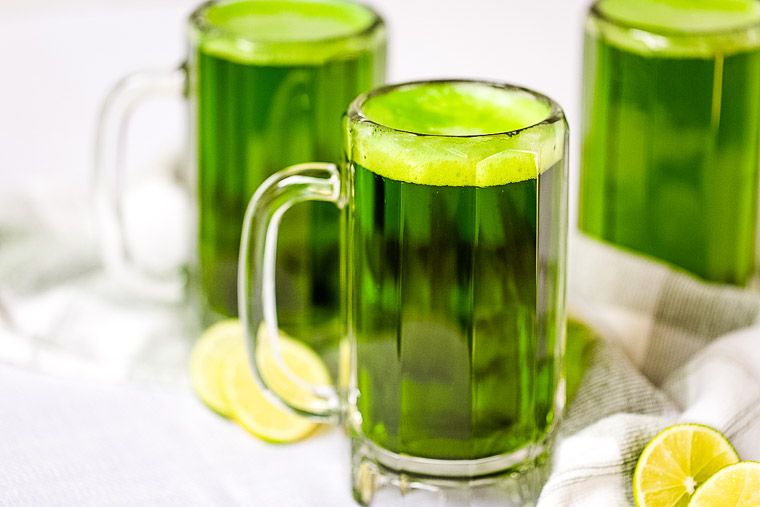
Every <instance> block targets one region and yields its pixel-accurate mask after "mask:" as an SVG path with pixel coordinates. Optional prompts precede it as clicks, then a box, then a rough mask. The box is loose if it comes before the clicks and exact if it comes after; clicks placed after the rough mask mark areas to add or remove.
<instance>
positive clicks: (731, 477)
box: [689, 461, 760, 507]
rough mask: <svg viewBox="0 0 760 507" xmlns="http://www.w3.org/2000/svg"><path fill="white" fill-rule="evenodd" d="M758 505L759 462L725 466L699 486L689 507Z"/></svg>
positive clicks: (745, 506)
mask: <svg viewBox="0 0 760 507" xmlns="http://www.w3.org/2000/svg"><path fill="white" fill-rule="evenodd" d="M758 505H760V463H757V462H755V461H744V462H742V463H737V464H735V465H730V466H727V467H726V468H724V469H722V470H721V471H719V472H717V473H716V474H715V475H713V476H712V477H710V478H709V479H708V480H707V481H706V482H705V483H704V484H703V485H702V486H700V487H699V489H698V490H697V492H696V493H695V494H694V497H693V498H692V499H691V502H689V507H757V506H758Z"/></svg>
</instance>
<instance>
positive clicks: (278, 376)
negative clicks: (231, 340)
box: [224, 326, 330, 443]
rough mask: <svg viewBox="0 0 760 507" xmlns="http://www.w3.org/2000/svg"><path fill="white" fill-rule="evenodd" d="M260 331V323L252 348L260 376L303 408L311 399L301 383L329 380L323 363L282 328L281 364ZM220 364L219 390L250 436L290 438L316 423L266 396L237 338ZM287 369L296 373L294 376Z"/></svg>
mask: <svg viewBox="0 0 760 507" xmlns="http://www.w3.org/2000/svg"><path fill="white" fill-rule="evenodd" d="M264 333H265V332H264V327H263V326H262V328H261V330H260V331H259V349H258V350H259V352H258V354H257V360H258V364H259V369H260V371H261V374H262V377H263V378H264V380H265V381H266V382H267V384H268V385H269V387H270V388H271V389H272V390H273V391H275V392H276V393H277V394H278V395H279V396H280V397H282V398H284V399H285V400H287V401H288V403H290V404H291V405H294V406H296V407H299V408H304V409H308V408H309V407H310V406H312V405H313V403H314V402H315V397H314V395H313V394H312V393H311V391H310V390H309V389H308V388H307V387H306V385H305V384H306V383H309V384H319V385H329V384H330V374H329V373H328V371H327V368H326V367H325V365H324V363H323V362H322V360H321V359H320V358H319V356H318V355H317V354H316V353H315V352H314V351H312V350H311V349H310V348H308V347H307V346H306V345H303V344H301V343H300V342H298V341H296V340H294V339H292V338H289V337H288V336H287V335H285V334H284V333H282V335H281V336H280V352H281V354H282V360H283V363H284V366H283V365H280V364H279V362H278V361H277V360H276V359H275V356H274V355H273V354H272V351H271V349H270V348H269V347H268V345H267V344H268V340H266V339H265V338H266V336H265V334H264ZM224 370H225V371H224V392H225V394H226V398H227V400H228V401H229V405H230V408H231V412H232V417H233V418H234V419H235V420H236V421H237V422H238V423H240V425H241V426H243V427H244V428H245V429H247V430H248V431H250V432H251V433H252V434H254V435H255V436H257V437H259V438H261V439H263V440H267V441H269V442H277V443H286V442H294V441H296V440H300V439H302V438H304V437H306V436H307V435H308V434H309V433H311V432H312V431H313V430H314V428H316V426H317V425H316V424H315V423H313V422H311V421H309V420H308V419H305V418H303V417H300V416H298V415H296V414H295V413H293V412H290V411H288V410H284V409H282V408H280V407H279V406H278V405H275V404H274V403H273V402H272V401H270V399H269V398H268V397H267V396H266V395H265V394H264V392H263V391H262V390H261V389H260V388H259V386H258V384H257V383H256V382H255V381H254V379H253V376H252V374H251V370H250V365H249V363H248V356H247V355H246V353H245V350H243V347H242V344H241V347H240V352H239V353H236V354H232V355H230V356H229V357H228V359H227V361H226V362H225V364H224ZM286 370H289V371H290V372H292V373H293V374H295V376H296V378H293V377H292V376H291V375H289V374H288V373H286Z"/></svg>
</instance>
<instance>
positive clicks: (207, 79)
mask: <svg viewBox="0 0 760 507" xmlns="http://www.w3.org/2000/svg"><path fill="white" fill-rule="evenodd" d="M347 10H348V14H347V13H346V11H347ZM318 15H321V17H319V16H318ZM205 16H206V22H208V23H212V24H213V23H216V24H217V25H215V26H217V30H219V31H221V32H220V33H217V32H215V31H209V34H207V35H202V36H201V37H200V38H199V43H198V49H197V53H196V55H195V61H194V62H193V63H194V68H196V69H197V70H196V74H195V76H194V79H195V87H196V88H197V92H196V94H197V103H196V107H197V117H198V124H197V149H198V196H199V199H198V202H199V208H200V209H199V238H200V244H199V265H200V272H199V283H200V286H201V293H202V295H203V299H204V305H205V310H206V314H207V316H208V315H209V314H210V315H214V316H235V315H237V283H236V277H237V261H238V249H239V244H240V234H241V228H242V221H243V214H244V212H245V208H246V205H247V204H248V201H249V199H250V198H251V196H252V195H253V193H254V191H255V190H256V188H257V187H258V186H259V185H260V184H261V183H262V182H263V181H264V180H265V179H266V178H267V177H268V176H269V175H271V174H273V173H274V172H276V171H279V170H281V169H283V168H285V167H287V166H289V165H292V164H296V163H301V162H308V161H325V162H336V163H337V162H339V161H340V160H341V158H342V152H343V141H342V128H341V125H342V122H341V117H342V115H343V112H344V111H345V110H346V107H347V106H348V104H349V103H350V101H351V100H352V99H353V98H354V97H355V96H356V95H358V94H359V93H361V92H363V91H365V90H367V89H369V88H371V87H372V86H373V85H375V84H377V83H379V82H381V81H382V80H383V78H384V65H385V62H384V39H383V38H382V37H383V35H382V33H381V32H377V31H376V33H375V34H374V35H367V34H365V35H362V36H361V37H359V36H352V37H349V35H350V34H351V33H354V32H356V31H357V30H359V31H361V30H362V29H364V28H366V26H365V25H366V23H367V22H368V20H369V21H371V19H370V18H368V17H367V16H368V14H367V11H366V10H364V9H363V8H360V7H357V6H352V5H350V4H344V3H341V2H330V1H327V2H317V3H314V2H301V1H290V2H288V1H272V2H270V1H244V2H233V3H226V4H224V3H223V4H219V5H218V6H217V7H212V8H211V10H210V11H209V12H207V13H206V15H205ZM351 23H353V24H351ZM273 27H274V28H273ZM254 28H255V29H254ZM331 30H332V32H334V35H335V37H338V36H345V37H348V38H346V39H335V40H332V39H330V40H327V39H325V41H324V42H323V41H321V39H320V40H317V41H316V42H315V41H313V40H311V39H314V37H315V34H317V35H319V36H320V37H322V38H325V37H327V36H328V34H329V33H332V32H330V31H331ZM233 36H235V37H239V38H242V39H241V40H242V42H241V40H238V39H235V38H234V37H233ZM246 37H248V38H249V39H251V38H252V41H253V42H252V43H251V44H254V45H247V44H248V43H249V42H250V41H249V40H247V39H245V38H246ZM256 37H258V38H259V39H261V40H262V41H263V42H262V43H261V44H259V45H255V44H256V43H258V42H260V41H259V39H256ZM277 37H279V39H276V38H277ZM273 38H275V39H273ZM294 41H306V42H305V43H303V44H300V43H296V42H294ZM338 216H339V215H338V211H337V210H336V209H335V207H334V206H333V205H331V204H327V203H313V204H305V205H299V206H297V207H294V208H293V209H292V210H290V211H288V212H287V213H286V214H285V215H284V217H283V222H282V226H281V229H280V239H279V244H278V258H277V273H276V280H277V302H278V311H279V318H280V323H281V327H282V328H283V329H285V330H286V331H287V332H288V333H291V334H293V335H294V336H299V337H302V338H307V337H312V338H314V339H319V336H315V335H319V334H320V333H327V334H329V335H331V336H330V338H335V336H334V335H335V334H336V333H337V324H336V320H337V316H338V300H339V299H338V294H339V290H338V285H339V273H338V261H337V258H338V234H339V232H338V231H339V226H338Z"/></svg>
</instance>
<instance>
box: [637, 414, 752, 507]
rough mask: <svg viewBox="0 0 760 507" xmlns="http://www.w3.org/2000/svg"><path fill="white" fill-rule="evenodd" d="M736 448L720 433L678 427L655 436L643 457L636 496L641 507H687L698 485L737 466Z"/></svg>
mask: <svg viewBox="0 0 760 507" xmlns="http://www.w3.org/2000/svg"><path fill="white" fill-rule="evenodd" d="M738 461H739V456H738V455H737V454H736V449H734V447H733V446H732V445H731V443H730V442H729V441H728V440H727V439H726V437H724V436H723V435H722V434H721V433H720V432H719V431H717V430H714V429H712V428H709V427H707V426H702V425H699V424H677V425H675V426H671V427H669V428H667V429H665V430H663V431H661V432H660V433H659V434H657V436H655V437H654V438H653V439H652V441H651V442H649V444H647V446H646V447H645V448H644V451H643V452H642V453H641V456H640V457H639V462H638V463H637V464H636V471H635V472H634V474H633V497H634V500H635V501H636V505H637V506H639V507H676V506H677V507H686V506H687V505H689V500H690V499H691V496H692V495H693V494H694V491H695V490H696V489H697V487H698V486H700V485H701V484H703V483H704V482H705V481H706V480H707V479H709V478H710V477H711V476H712V475H713V474H715V472H717V471H718V470H720V469H722V468H724V467H726V466H728V465H732V464H734V463H737V462H738Z"/></svg>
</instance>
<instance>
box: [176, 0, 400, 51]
mask: <svg viewBox="0 0 760 507" xmlns="http://www.w3.org/2000/svg"><path fill="white" fill-rule="evenodd" d="M257 1H267V0H207V1H205V2H203V3H201V4H200V5H198V7H196V8H195V10H193V12H192V13H191V14H190V16H189V18H188V21H189V24H190V26H191V28H192V29H194V30H196V31H197V32H198V34H200V35H201V36H207V35H212V34H213V35H216V36H217V37H220V38H223V39H225V40H229V41H232V42H242V43H244V44H247V45H249V46H255V47H260V48H266V47H277V48H288V47H298V46H303V45H304V44H309V45H311V46H317V47H318V46H320V45H323V44H325V45H329V44H335V43H339V42H342V41H350V40H353V39H361V38H364V37H369V36H371V35H372V34H373V33H374V32H376V31H377V30H378V29H381V28H382V27H384V26H385V21H384V20H383V18H382V16H381V15H380V14H379V13H378V12H377V11H376V10H375V9H373V8H372V7H370V6H369V5H367V4H365V3H363V2H355V3H354V2H350V3H349V2H345V1H341V0H279V1H281V2H283V1H284V2H286V3H292V4H319V5H337V6H340V5H341V4H343V5H345V6H347V7H358V8H360V9H362V10H364V11H366V12H367V13H368V14H369V15H370V20H371V21H370V23H369V24H368V25H367V26H365V27H362V28H360V29H356V30H352V31H350V32H348V33H346V34H343V35H338V36H328V37H322V38H317V39H295V40H279V41H278V40H255V38H250V37H247V36H243V35H241V34H240V33H237V32H234V31H232V30H229V29H225V28H223V27H220V26H217V25H214V24H212V23H210V22H209V21H208V20H207V19H206V17H205V14H206V13H207V12H208V10H209V9H211V8H212V7H215V6H218V5H224V4H235V3H246V2H257Z"/></svg>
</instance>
